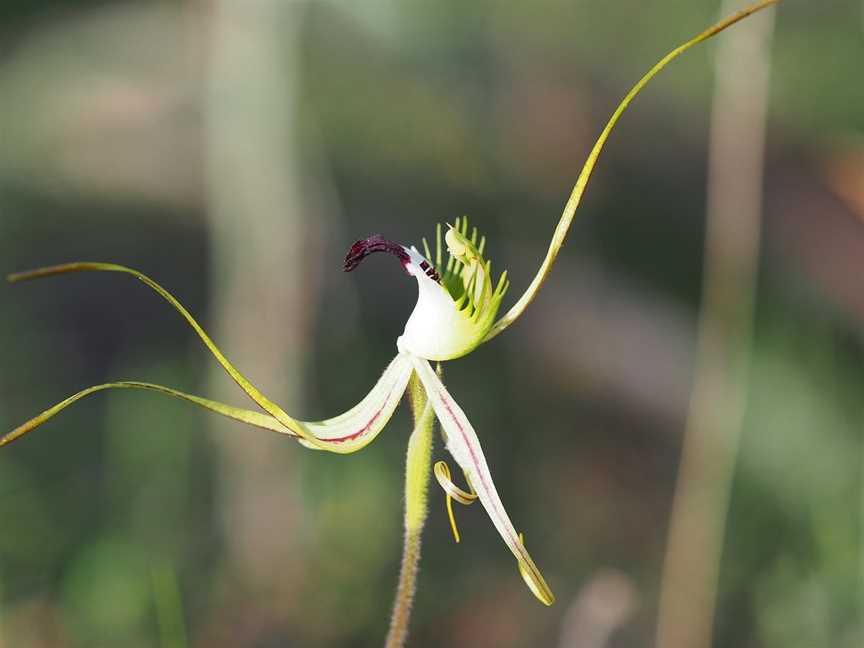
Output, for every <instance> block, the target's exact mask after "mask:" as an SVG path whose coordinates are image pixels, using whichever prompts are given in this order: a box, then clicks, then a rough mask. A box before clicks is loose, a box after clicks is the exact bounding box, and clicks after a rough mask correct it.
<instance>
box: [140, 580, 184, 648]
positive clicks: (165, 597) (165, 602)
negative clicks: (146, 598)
mask: <svg viewBox="0 0 864 648" xmlns="http://www.w3.org/2000/svg"><path fill="white" fill-rule="evenodd" d="M150 582H151V585H152V587H153V603H154V605H155V608H156V624H157V625H158V626H159V645H160V646H161V648H186V647H187V646H188V645H189V640H188V635H187V632H186V620H185V618H184V612H183V596H182V593H181V591H180V583H179V582H178V580H177V572H176V570H175V569H174V568H173V567H172V566H171V565H169V564H167V563H161V564H158V565H151V566H150Z"/></svg>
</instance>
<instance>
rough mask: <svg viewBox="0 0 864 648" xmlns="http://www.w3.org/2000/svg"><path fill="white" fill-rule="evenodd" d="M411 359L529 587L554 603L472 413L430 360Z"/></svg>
mask: <svg viewBox="0 0 864 648" xmlns="http://www.w3.org/2000/svg"><path fill="white" fill-rule="evenodd" d="M411 361H412V363H413V365H414V370H415V371H416V372H417V375H418V376H419V378H420V381H421V382H422V383H423V387H424V388H425V389H426V393H427V395H428V396H429V400H430V401H431V403H432V407H433V408H434V409H435V415H436V416H437V417H438V420H439V421H441V426H442V427H443V428H444V431H445V432H446V434H447V449H448V450H449V451H450V453H451V454H452V455H453V458H454V459H456V463H458V464H459V466H460V467H461V468H462V470H463V471H464V472H465V476H466V477H467V478H468V480H469V481H470V483H471V486H472V488H473V489H474V492H475V493H476V494H477V497H478V498H479V499H480V502H481V503H482V504H483V508H485V509H486V512H487V513H488V514H489V517H490V518H492V524H494V525H495V528H496V529H497V530H498V533H499V534H501V537H502V538H503V539H504V542H505V543H506V544H507V546H508V547H509V548H510V551H512V552H513V555H514V556H515V557H516V561H517V563H518V566H519V571H520V573H521V574H522V577H523V578H524V579H525V582H526V583H527V585H528V587H529V588H531V591H532V592H533V593H534V595H535V596H536V597H537V598H538V599H539V600H540V601H541V602H543V603H544V604H546V605H552V603H554V602H555V596H554V594H552V590H550V589H549V585H548V584H547V583H546V580H545V579H544V578H543V575H542V574H541V573H540V570H539V569H538V568H537V565H536V564H535V563H534V561H533V560H532V559H531V556H530V554H529V553H528V551H527V549H525V545H524V543H523V542H522V538H521V537H520V534H519V533H517V532H516V529H515V528H514V527H513V523H512V522H511V521H510V517H509V516H508V515H507V511H505V510H504V505H503V504H502V503H501V498H500V497H499V496H498V491H497V490H496V489H495V484H494V482H493V481H492V474H491V473H490V472H489V466H488V465H487V464H486V457H484V456H483V450H482V448H481V447H480V440H479V439H478V438H477V433H476V432H475V431H474V428H473V427H472V426H471V423H470V422H469V421H468V417H466V416H465V412H463V411H462V408H461V407H459V405H458V404H457V403H456V401H454V400H453V398H452V397H451V396H450V393H449V392H448V391H447V388H446V387H444V384H443V383H442V382H441V380H440V379H439V378H438V376H437V375H436V374H435V371H433V369H432V367H431V366H430V364H429V362H427V361H426V360H424V359H422V358H418V357H416V356H411Z"/></svg>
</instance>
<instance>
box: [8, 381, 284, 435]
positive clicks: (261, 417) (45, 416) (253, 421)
mask: <svg viewBox="0 0 864 648" xmlns="http://www.w3.org/2000/svg"><path fill="white" fill-rule="evenodd" d="M106 389H143V390H147V391H154V392H158V393H160V394H166V395H168V396H172V397H174V398H179V399H181V400H184V401H187V402H189V403H194V404H195V405H198V406H199V407H203V408H204V409H206V410H210V411H211V412H215V413H216V414H221V415H222V416H226V417H228V418H230V419H234V420H235V421H240V422H241V423H246V424H247V425H253V426H255V427H259V428H263V429H265V430H271V431H273V432H280V433H282V434H289V435H291V436H297V435H296V433H295V432H294V431H293V430H289V429H288V428H286V427H284V426H283V425H282V424H280V423H279V421H277V420H276V419H275V418H273V417H272V416H269V415H267V414H262V413H261V412H255V411H252V410H246V409H241V408H239V407H233V406H231V405H226V404H225V403H220V402H218V401H213V400H210V399H208V398H201V397H200V396H194V395H192V394H187V393H185V392H182V391H179V390H177V389H172V388H171V387H165V386H163V385H154V384H152V383H145V382H137V381H131V380H125V381H122V382H113V383H105V384H104V385H94V386H93V387H88V388H87V389H82V390H81V391H79V392H78V393H77V394H73V395H72V396H70V397H69V398H67V399H65V400H63V401H61V402H59V403H57V404H56V405H54V407H51V408H49V409H47V410H45V411H44V412H42V413H41V414H39V415H38V416H34V417H33V418H32V419H30V420H29V421H27V422H26V423H24V424H23V425H19V426H18V427H17V428H15V429H14V430H12V431H11V432H7V433H6V434H4V435H3V436H0V446H4V445H6V444H8V443H12V442H13V441H15V440H16V439H18V438H20V437H22V436H24V435H25V434H27V433H28V432H32V431H33V430H35V429H36V428H38V427H39V426H40V425H42V424H43V423H46V422H47V421H48V420H49V419H52V418H54V416H56V415H57V414H59V413H60V412H62V411H63V410H64V409H66V408H67V407H69V406H70V405H72V404H73V403H76V402H78V401H79V400H81V399H82V398H85V397H87V396H90V395H91V394H95V393H98V392H101V391H104V390H106Z"/></svg>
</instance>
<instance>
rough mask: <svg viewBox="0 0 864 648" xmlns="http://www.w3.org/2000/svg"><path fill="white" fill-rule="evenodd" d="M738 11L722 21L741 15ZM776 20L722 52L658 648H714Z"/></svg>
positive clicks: (745, 31)
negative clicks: (697, 310) (700, 291)
mask: <svg viewBox="0 0 864 648" xmlns="http://www.w3.org/2000/svg"><path fill="white" fill-rule="evenodd" d="M733 4H737V3H735V2H732V1H731V0H726V1H725V2H724V6H723V11H724V12H726V11H729V10H731V5H733ZM773 24H774V13H773V12H766V13H765V14H763V15H762V16H758V17H756V18H755V19H754V20H752V21H750V22H749V23H748V24H747V25H744V26H742V27H741V28H740V29H738V30H735V31H733V32H732V33H730V34H729V35H728V36H727V37H726V38H725V39H724V40H723V41H721V42H720V43H719V44H718V46H717V53H716V58H715V75H716V77H715V92H714V99H713V107H712V115H711V136H710V148H709V171H708V176H709V177H708V206H707V216H706V219H707V225H706V234H705V262H704V275H703V297H702V308H701V312H700V315H699V331H698V340H697V349H696V361H695V376H694V383H693V389H692V393H691V398H690V405H689V411H688V415H687V422H686V427H685V432H684V442H683V448H682V453H681V460H680V467H679V473H678V481H677V485H676V490H675V495H674V500H673V506H672V513H671V519H670V525H669V537H668V541H667V547H666V558H665V564H664V569H663V577H662V582H661V592H660V607H659V617H658V626H657V637H656V646H657V647H658V648H661V647H662V648H707V647H708V646H710V645H711V641H712V636H713V625H714V610H715V608H716V604H717V591H718V580H719V572H720V562H721V557H722V549H723V539H724V535H725V530H726V520H727V514H728V508H729V500H730V493H731V489H732V482H733V477H734V472H735V463H736V458H737V454H738V448H739V445H740V440H741V434H742V428H743V418H744V413H745V410H746V403H747V389H748V370H749V364H750V351H751V343H752V335H753V313H754V301H755V294H756V280H757V266H758V259H759V246H760V237H761V213H762V184H763V175H764V172H763V160H764V141H765V114H766V109H767V102H768V87H769V66H770V58H769V44H770V40H771V34H772V30H773Z"/></svg>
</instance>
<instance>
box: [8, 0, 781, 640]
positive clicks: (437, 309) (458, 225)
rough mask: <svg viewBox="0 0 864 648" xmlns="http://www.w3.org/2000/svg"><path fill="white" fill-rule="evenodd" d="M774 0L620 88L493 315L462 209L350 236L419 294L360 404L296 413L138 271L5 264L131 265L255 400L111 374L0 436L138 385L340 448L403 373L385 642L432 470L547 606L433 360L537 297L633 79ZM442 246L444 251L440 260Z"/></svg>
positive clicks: (377, 416)
mask: <svg viewBox="0 0 864 648" xmlns="http://www.w3.org/2000/svg"><path fill="white" fill-rule="evenodd" d="M777 2H779V0H762V1H761V2H758V3H756V4H754V5H752V6H750V7H749V8H747V9H744V10H742V11H740V12H738V13H736V14H734V15H732V16H730V17H729V18H726V19H724V20H722V21H720V22H718V23H717V24H715V25H714V26H712V27H710V28H709V29H707V30H705V31H704V32H702V33H700V34H698V35H697V36H695V37H694V38H692V39H691V40H689V41H687V42H686V43H684V44H683V45H680V46H679V47H677V48H675V49H674V50H672V51H671V52H669V53H668V54H667V55H666V56H664V57H663V58H662V59H661V60H660V61H659V62H658V63H657V64H656V65H655V66H654V67H653V68H651V70H650V71H649V72H648V73H647V74H646V75H645V76H644V77H642V79H640V80H639V82H638V83H637V84H636V85H635V86H634V87H633V89H632V90H630V92H629V93H628V94H627V95H626V96H625V97H624V99H623V101H622V102H621V103H620V104H619V106H618V108H617V109H616V110H615V112H614V113H613V114H612V117H611V118H610V119H609V122H608V123H607V125H606V127H605V128H604V129H603V131H602V133H601V134H600V136H599V138H598V140H597V142H596V144H595V145H594V147H593V149H592V150H591V153H590V154H589V156H588V160H587V161H586V163H585V166H584V167H583V168H582V171H581V173H580V175H579V177H578V179H577V181H576V185H575V187H574V189H573V192H572V194H571V196H570V198H569V200H568V201H567V204H566V206H565V208H564V213H563V215H562V216H561V219H560V221H559V223H558V226H557V228H556V229H555V232H554V234H553V236H552V241H551V243H550V245H549V250H548V252H547V254H546V257H545V259H544V260H543V263H542V264H541V266H540V269H539V270H538V271H537V274H536V275H535V277H534V279H533V280H532V282H531V284H530V285H529V286H528V288H527V290H526V291H525V293H524V294H523V295H522V296H521V297H520V298H519V299H518V300H517V301H516V303H515V304H514V305H513V306H512V307H511V308H510V309H509V310H508V311H507V312H506V313H505V314H504V315H503V316H502V317H500V318H498V311H499V309H500V307H501V303H502V300H503V298H504V296H505V294H506V292H507V288H508V287H509V281H508V280H507V273H506V272H503V273H501V275H500V276H499V277H498V278H497V280H496V279H494V277H493V269H492V262H491V260H489V259H487V258H486V256H485V248H486V240H485V238H484V237H482V236H480V235H479V233H478V231H477V229H476V228H473V229H470V230H469V226H468V221H467V219H466V218H459V219H456V221H455V223H454V224H453V225H452V226H450V225H448V226H447V228H446V231H444V228H443V227H442V226H440V225H439V226H438V229H437V231H436V236H435V251H434V252H435V253H434V255H433V254H432V250H431V249H430V246H429V245H428V243H427V242H426V241H425V240H424V241H423V253H421V252H420V251H419V250H418V249H417V248H416V247H413V246H411V247H408V246H404V245H401V244H398V243H394V242H392V241H389V240H387V239H386V238H384V237H383V236H381V235H375V236H371V237H369V238H366V239H362V240H360V241H357V242H356V243H355V244H354V245H353V246H352V247H351V249H350V250H349V252H348V255H347V257H346V259H345V270H346V271H351V270H354V269H355V268H357V267H358V265H359V264H360V263H361V261H362V260H363V259H364V258H366V257H367V256H368V255H370V254H373V253H376V252H386V253H389V254H391V255H393V256H395V257H396V258H397V259H398V261H399V263H400V264H401V266H402V268H403V269H404V270H405V272H407V274H408V275H410V276H411V277H413V278H414V279H416V281H417V285H418V299H417V304H416V306H415V308H414V310H413V312H412V313H411V316H410V317H409V319H408V321H407V323H406V325H405V330H404V332H403V333H402V335H401V336H399V338H398V339H397V340H396V349H397V355H396V357H395V358H394V359H393V360H392V362H391V363H390V364H389V366H388V367H387V368H386V369H385V370H384V373H383V374H382V376H381V378H380V379H379V380H378V382H377V383H376V384H375V385H374V386H373V387H372V389H371V390H370V392H369V393H368V394H367V395H366V397H364V398H363V399H362V400H361V401H360V403H358V404H357V405H356V406H354V407H353V408H351V409H349V410H348V411H346V412H345V413H343V414H341V415H339V416H336V417H334V418H330V419H326V420H323V421H302V420H300V419H296V418H294V417H292V416H290V415H289V414H287V413H286V412H285V411H284V410H283V409H282V408H281V407H279V406H278V405H277V404H276V403H275V402H274V401H272V400H271V399H269V398H268V397H267V396H265V395H264V394H263V393H262V392H261V391H260V390H259V389H258V388H257V387H255V385H254V384H253V383H252V382H251V381H250V380H249V379H248V378H246V377H245V376H244V375H243V374H242V373H240V371H239V370H238V369H237V368H236V367H235V366H234V365H233V364H232V363H231V362H230V361H229V360H228V359H227V358H226V357H225V355H224V354H223V353H222V352H221V351H220V349H219V348H218V347H217V346H216V344H215V343H214V342H213V340H212V339H211V338H210V337H209V336H208V335H207V333H206V332H205V331H204V329H203V328H202V327H201V326H200V325H199V324H198V322H197V321H196V320H195V318H194V317H193V316H192V315H191V314H190V313H189V311H188V310H186V308H184V307H183V305H182V304H180V302H179V301H178V300H177V299H176V298H175V297H174V296H173V295H171V293H169V292H168V291H167V290H165V289H164V288H162V286H160V285H159V284H157V283H156V282H155V281H153V280H152V279H150V278H149V277H147V276H145V275H143V274H141V273H140V272H138V271H136V270H132V269H130V268H126V267H123V266H119V265H114V264H109V263H70V264H66V265H59V266H53V267H48V268H41V269H38V270H33V271H29V272H23V273H18V274H13V275H10V276H9V277H8V279H9V281H11V282H18V281H24V280H29V279H37V278H43V277H49V276H52V275H58V274H65V273H70V272H84V271H98V272H117V273H124V274H128V275H131V276H133V277H135V278H137V279H138V280H139V281H141V282H143V283H144V284H145V285H147V286H148V287H149V288H151V289H152V290H154V291H155V292H156V293H157V294H159V295H160V296H161V297H162V298H163V299H164V300H165V301H167V302H168V303H169V304H170V305H171V306H172V307H173V308H174V309H175V310H176V311H177V312H178V313H179V314H180V315H181V316H182V317H183V318H184V319H185V320H186V322H187V323H188V324H189V325H190V326H191V327H192V329H193V330H194V331H195V333H197V335H198V337H199V338H200V339H201V340H202V341H203V342H204V344H205V346H206V347H207V348H208V349H209V350H210V352H211V353H212V355H213V356H214V357H215V358H216V360H217V361H218V362H219V364H220V365H221V366H222V368H223V369H224V370H225V371H226V372H227V373H228V375H229V376H231V378H233V379H234V381H235V382H236V383H237V385H238V386H239V387H240V388H241V389H242V390H243V391H244V392H245V393H246V394H247V395H248V396H249V397H250V398H251V399H252V401H254V403H255V404H256V405H257V406H258V408H259V410H247V409H243V408H239V407H235V406H232V405H228V404H225V403H220V402H217V401H213V400H210V399H206V398H202V397H200V396H195V395H191V394H187V393H185V392H181V391H178V390H176V389H173V388H170V387H165V386H162V385H154V384H150V383H143V382H131V381H127V382H113V383H106V384H103V385H96V386H94V387H90V388H88V389H85V390H83V391H81V392H78V393H77V394H74V395H72V396H70V397H69V398H67V399H66V400H64V401H62V402H60V403H58V404H57V405H55V406H53V407H51V408H49V409H48V410H46V411H44V412H42V413H41V414H39V415H38V416H36V417H35V418H33V419H31V420H30V421H28V422H26V423H24V424H23V425H21V426H19V427H18V428H16V429H15V430H12V431H11V432H9V433H7V434H6V435H4V436H2V437H0V446H2V445H5V444H7V443H10V442H12V441H14V440H15V439H17V438H19V437H21V436H23V435H24V434H26V433H28V432H30V431H31V430H33V429H35V428H37V427H38V426H40V425H42V424H43V423H45V422H46V421H48V420H49V419H51V418H52V417H53V416H54V415H56V414H57V413H59V412H60V411H62V410H63V409H65V408H66V407H68V406H70V405H72V404H73V403H75V402H76V401H78V400H80V399H81V398H84V397H85V396H88V395H90V394H93V393H95V392H98V391H102V390H106V389H143V390H150V391H155V392H159V393H162V394H165V395H168V396H172V397H174V398H179V399H182V400H185V401H188V402H191V403H193V404H195V405H198V406H199V407H203V408H205V409H207V410H210V411H211V412H214V413H216V414H220V415H222V416H225V417H228V418H231V419H234V420H237V421H240V422H242V423H246V424H248V425H252V426H255V427H259V428H263V429H266V430H271V431H274V432H278V433H280V434H285V435H288V436H292V437H294V438H296V439H297V441H299V442H300V443H301V444H302V445H304V446H306V447H308V448H312V449H316V450H324V451H328V452H334V453H338V454H348V453H353V452H356V451H357V450H360V449H362V448H364V447H365V446H367V445H368V444H369V443H371V442H372V441H373V440H374V439H375V438H376V437H377V436H378V434H379V433H380V432H381V430H382V429H383V428H384V427H385V425H386V424H387V422H388V421H389V420H390V417H391V415H392V414H393V411H394V410H395V409H396V407H397V405H398V404H399V402H400V400H401V399H402V396H403V394H404V393H405V391H406V389H408V386H409V382H410V384H411V385H412V387H411V389H410V390H409V391H410V394H411V400H412V403H413V405H414V411H415V431H414V433H413V434H412V437H411V441H410V443H409V450H408V460H407V468H406V511H405V529H406V545H405V560H404V562H403V573H402V576H401V577H400V586H399V592H398V593H397V604H396V606H395V609H394V616H393V624H392V627H391V637H390V640H388V645H401V644H402V643H404V637H405V632H406V628H407V620H408V614H409V612H410V601H411V599H412V597H413V592H414V588H415V584H416V570H417V561H418V560H419V550H420V533H421V531H422V528H423V523H424V521H425V519H426V509H427V504H426V499H427V482H428V479H429V476H430V472H434V474H435V477H436V479H437V481H438V483H439V484H440V485H441V487H442V488H443V490H444V491H445V494H446V498H447V499H446V502H447V509H448V513H449V516H450V521H451V524H452V527H453V533H454V536H455V538H456V541H457V542H458V541H459V534H458V530H457V528H456V524H455V519H454V516H453V509H452V501H453V500H456V501H457V502H459V503H462V504H471V503H473V502H475V501H477V500H479V501H480V503H481V505H482V506H483V508H484V509H485V510H486V512H487V514H488V515H489V518H490V519H491V521H492V524H493V525H494V526H495V528H496V530H497V531H498V533H499V534H500V535H501V538H502V539H503V540H504V543H505V544H506V546H507V548H508V549H509V550H510V551H511V553H512V554H513V556H514V557H515V559H516V563H517V567H518V569H519V572H520V574H521V575H522V577H523V578H524V580H525V582H526V584H527V585H528V587H529V588H530V590H531V591H532V592H533V593H534V595H535V596H536V597H537V598H538V599H539V600H540V601H541V602H542V603H544V604H546V605H551V604H552V603H553V602H554V600H555V597H554V595H553V594H552V590H551V589H550V587H549V585H548V584H547V582H546V580H545V579H544V577H543V575H542V574H541V572H540V570H539V569H538V567H537V565H536V564H535V562H534V560H533V559H532V558H531V555H530V554H529V553H528V550H527V549H526V548H525V543H524V538H523V536H522V535H521V534H520V533H519V532H517V531H516V528H515V526H514V524H513V522H512V521H511V519H510V516H509V515H508V514H507V511H506V510H505V508H504V505H503V503H502V501H501V498H500V497H499V495H498V491H497V490H496V488H495V484H494V482H493V480H492V474H491V472H490V470H489V466H488V465H487V463H486V458H485V456H484V454H483V450H482V448H481V446H480V441H479V438H478V436H477V433H476V432H475V430H474V428H473V426H472V425H471V423H470V421H469V420H468V417H467V416H466V414H465V412H464V411H463V410H462V408H461V407H460V406H459V405H458V403H457V402H456V401H455V400H454V399H453V397H452V396H451V395H450V393H449V392H448V391H447V389H446V387H445V386H444V384H443V382H442V380H441V377H440V373H436V371H435V370H433V369H432V366H431V365H430V361H431V362H439V363H440V362H444V361H449V360H454V359H456V358H460V357H462V356H465V355H467V354H469V353H470V352H471V351H473V350H474V349H476V348H477V347H478V346H479V345H481V344H484V343H486V342H489V341H490V340H492V339H493V338H494V337H496V336H497V335H498V334H500V333H502V332H503V331H504V330H505V329H507V327H509V326H510V325H511V324H513V323H514V322H515V321H516V320H517V319H518V318H519V317H520V316H521V315H522V313H523V312H524V311H525V309H526V307H527V306H528V304H530V303H531V301H532V300H533V299H534V298H535V297H536V295H537V293H538V291H539V290H540V287H541V286H542V284H543V283H544V281H545V280H546V278H547V277H548V275H549V273H550V271H551V268H552V266H553V264H554V262H555V259H556V258H557V255H558V253H559V252H560V250H561V247H562V246H563V244H564V240H565V238H566V236H567V232H568V230H569V228H570V224H571V223H572V220H573V217H574V215H575V212H576V209H577V207H578V205H579V203H580V201H581V198H582V195H583V193H584V191H585V188H586V186H587V184H588V180H589V179H590V177H591V174H592V172H593V170H594V167H595V166H596V163H597V159H598V157H599V155H600V152H601V151H602V149H603V146H604V145H605V143H606V140H607V139H608V137H609V135H610V133H611V132H612V130H613V128H614V127H615V124H616V123H617V121H618V119H619V118H620V117H621V115H622V114H623V112H624V111H625V110H626V108H627V106H629V104H630V102H631V101H632V100H633V99H634V98H635V97H636V95H637V94H639V92H640V91H641V90H642V88H643V87H644V86H645V85H646V84H647V83H648V82H649V81H650V80H651V79H652V78H653V77H654V76H655V75H656V74H657V73H658V72H659V71H660V70H662V69H663V68H664V67H665V66H666V65H668V64H669V63H670V62H671V61H672V60H674V59H675V58H677V57H678V56H679V55H681V54H682V53H683V52H685V51H686V50H688V49H689V48H691V47H693V46H694V45H696V44H698V43H701V42H702V41H704V40H707V39H708V38H711V37H712V36H714V35H716V34H718V33H719V32H721V31H723V30H724V29H726V28H727V27H729V26H731V25H733V24H735V23H736V22H738V21H740V20H742V19H743V18H745V17H747V16H749V15H751V14H753V13H755V12H757V11H760V10H761V9H764V8H766V7H768V6H770V5H773V4H776V3H777ZM445 250H446V258H445ZM435 418H437V420H438V421H439V422H440V424H441V427H442V432H443V436H444V438H445V441H446V447H447V450H448V451H449V452H450V454H451V455H452V456H453V459H454V460H455V462H456V464H457V465H458V466H459V468H460V469H461V470H462V473H463V474H464V476H465V480H466V482H467V485H468V488H469V490H464V489H462V488H460V487H459V486H457V485H456V484H455V483H454V482H453V481H452V479H451V474H450V469H449V467H448V466H447V464H446V463H444V462H438V463H437V464H436V465H435V467H434V470H433V469H432V467H431V445H432V424H433V422H434V419H435Z"/></svg>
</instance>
